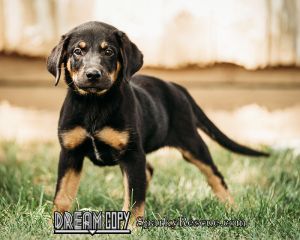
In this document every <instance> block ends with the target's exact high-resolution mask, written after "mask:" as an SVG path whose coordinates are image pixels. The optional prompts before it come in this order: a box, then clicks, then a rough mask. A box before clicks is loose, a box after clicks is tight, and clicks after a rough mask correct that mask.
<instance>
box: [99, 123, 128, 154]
mask: <svg viewBox="0 0 300 240" xmlns="http://www.w3.org/2000/svg"><path fill="white" fill-rule="evenodd" d="M95 136H96V137H97V138H98V139H99V140H101V141H103V142H105V143H106V144H108V145H110V146H112V147H113V148H115V149H118V150H121V149H122V148H124V147H125V146H126V144H127V143H128V139H129V134H128V132H127V131H117V130H114V129H112V128H111V127H105V128H103V129H102V130H101V131H98V132H96V134H95Z"/></svg>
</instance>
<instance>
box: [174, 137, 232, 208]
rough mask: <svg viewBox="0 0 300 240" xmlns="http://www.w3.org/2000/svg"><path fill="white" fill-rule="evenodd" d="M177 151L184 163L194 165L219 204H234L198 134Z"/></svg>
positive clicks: (222, 178)
mask: <svg viewBox="0 0 300 240" xmlns="http://www.w3.org/2000/svg"><path fill="white" fill-rule="evenodd" d="M179 150H180V151H181V153H182V155H183V158H184V159H185V160H186V161H188V162H190V163H192V164H194V165H195V166H196V167H198V168H199V170H200V171H201V172H202V173H203V174H204V175H205V177H206V179H207V182H208V184H209V185H210V187H211V188H212V190H213V192H214V193H215V194H216V196H217V198H218V199H219V200H220V201H221V202H224V203H229V204H233V203H234V201H233V198H232V197H231V195H230V193H229V191H228V187H227V185H226V183H225V181H224V177H223V176H222V174H221V173H220V172H219V170H218V169H217V167H216V165H215V164H214V162H213V160H212V157H211V155H210V153H209V150H208V147H207V146H206V144H205V143H204V141H203V140H202V138H201V137H200V136H199V135H198V133H196V132H195V133H194V134H193V137H189V139H188V140H187V141H185V143H184V144H183V146H182V147H180V148H179Z"/></svg>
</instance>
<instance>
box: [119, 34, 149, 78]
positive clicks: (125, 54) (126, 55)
mask: <svg viewBox="0 0 300 240" xmlns="http://www.w3.org/2000/svg"><path fill="white" fill-rule="evenodd" d="M117 37H118V40H119V44H120V46H121V49H120V52H121V57H122V62H123V63H122V65H123V66H122V69H123V71H122V72H123V77H124V78H125V80H129V79H130V77H131V76H132V75H133V74H134V73H136V72H137V71H138V70H140V68H141V67H142V66H143V54H142V52H141V51H140V50H139V49H138V48H137V46H136V45H135V44H134V43H133V42H131V41H130V40H129V38H128V37H127V35H126V34H125V33H124V32H122V31H117Z"/></svg>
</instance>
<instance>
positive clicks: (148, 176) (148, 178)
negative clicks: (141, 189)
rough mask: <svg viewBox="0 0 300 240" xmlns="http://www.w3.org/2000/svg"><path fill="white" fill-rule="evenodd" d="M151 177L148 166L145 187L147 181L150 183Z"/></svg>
mask: <svg viewBox="0 0 300 240" xmlns="http://www.w3.org/2000/svg"><path fill="white" fill-rule="evenodd" d="M151 179H152V175H151V173H150V170H149V169H148V168H146V180H147V183H146V184H147V188H148V187H149V183H150V181H151Z"/></svg>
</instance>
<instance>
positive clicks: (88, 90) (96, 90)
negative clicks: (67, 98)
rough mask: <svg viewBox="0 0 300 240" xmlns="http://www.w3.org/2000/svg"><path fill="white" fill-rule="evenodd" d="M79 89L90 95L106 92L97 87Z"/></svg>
mask: <svg viewBox="0 0 300 240" xmlns="http://www.w3.org/2000/svg"><path fill="white" fill-rule="evenodd" d="M80 89H82V90H83V91H86V92H90V93H101V92H105V91H107V89H103V88H99V87H80Z"/></svg>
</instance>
